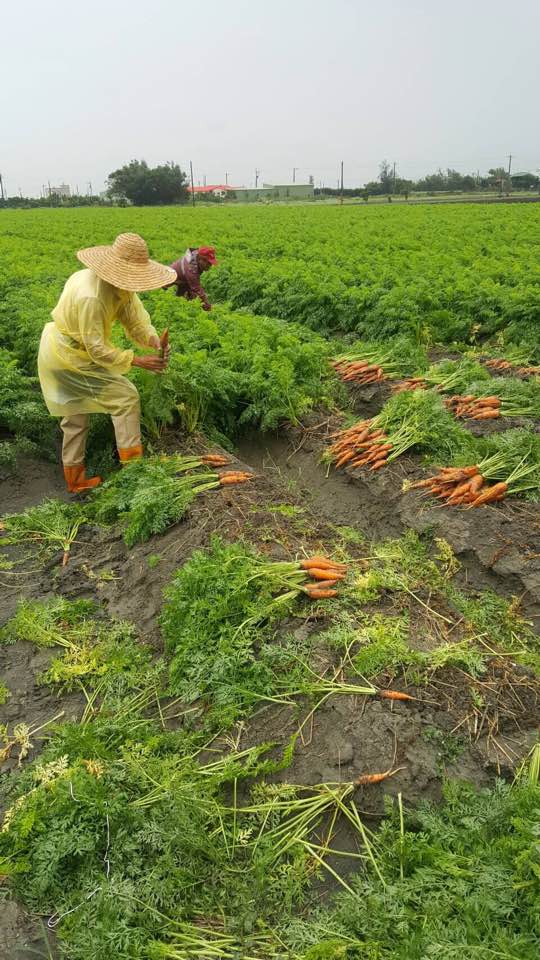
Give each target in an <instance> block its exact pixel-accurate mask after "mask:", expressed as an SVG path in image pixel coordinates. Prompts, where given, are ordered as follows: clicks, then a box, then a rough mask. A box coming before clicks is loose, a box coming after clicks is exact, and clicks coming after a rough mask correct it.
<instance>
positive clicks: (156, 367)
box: [131, 354, 167, 373]
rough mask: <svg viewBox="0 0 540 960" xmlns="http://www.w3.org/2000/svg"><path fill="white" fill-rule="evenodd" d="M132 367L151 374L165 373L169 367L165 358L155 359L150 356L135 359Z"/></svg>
mask: <svg viewBox="0 0 540 960" xmlns="http://www.w3.org/2000/svg"><path fill="white" fill-rule="evenodd" d="M131 366H132V367H140V368H141V370H149V371H150V373H163V372H164V371H165V369H166V367H167V361H166V360H165V358H164V357H155V356H154V355H153V354H148V355H147V356H145V357H133V362H132V364H131Z"/></svg>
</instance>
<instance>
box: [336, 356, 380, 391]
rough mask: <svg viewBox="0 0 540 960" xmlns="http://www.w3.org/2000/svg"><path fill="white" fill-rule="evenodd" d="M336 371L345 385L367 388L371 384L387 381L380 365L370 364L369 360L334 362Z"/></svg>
mask: <svg viewBox="0 0 540 960" xmlns="http://www.w3.org/2000/svg"><path fill="white" fill-rule="evenodd" d="M332 366H333V367H334V370H335V371H336V373H337V374H338V375H339V377H340V378H341V380H343V381H344V383H359V384H361V386H366V385H367V384H369V383H382V381H383V380H386V379H387V376H386V374H385V372H384V370H383V368H382V367H381V366H380V364H378V363H368V361H367V360H355V361H352V362H351V361H349V360H334V361H333V362H332Z"/></svg>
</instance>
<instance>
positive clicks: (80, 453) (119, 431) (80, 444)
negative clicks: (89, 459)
mask: <svg viewBox="0 0 540 960" xmlns="http://www.w3.org/2000/svg"><path fill="white" fill-rule="evenodd" d="M111 420H112V422H113V427H114V433H115V436H116V446H117V447H118V449H119V450H125V449H129V448H130V447H137V446H139V445H140V443H141V418H140V410H139V407H138V406H137V408H136V409H135V410H131V411H130V412H129V413H122V414H121V415H120V416H119V417H111ZM60 426H61V428H62V432H63V434H64V439H63V443H62V463H63V465H64V466H65V467H74V466H76V465H78V464H80V463H84V456H85V453H86V438H87V436H88V427H89V418H88V414H87V413H77V414H74V415H73V416H71V417H64V418H63V420H61V421H60Z"/></svg>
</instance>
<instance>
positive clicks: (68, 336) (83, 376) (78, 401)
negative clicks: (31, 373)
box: [38, 270, 156, 417]
mask: <svg viewBox="0 0 540 960" xmlns="http://www.w3.org/2000/svg"><path fill="white" fill-rule="evenodd" d="M51 316H52V318H53V322H52V323H47V324H46V325H45V327H44V330H43V334H42V336H41V343H40V346H39V356H38V372H39V379H40V382H41V389H42V390H43V396H44V398H45V403H46V404H47V408H48V410H49V413H51V414H52V415H53V416H55V417H69V416H72V415H73V414H78V413H109V414H111V416H121V415H122V414H124V413H128V412H129V411H130V410H133V409H134V408H136V407H137V406H138V403H139V394H138V391H137V388H136V387H135V386H134V384H133V383H131V382H130V381H129V380H127V379H126V377H124V376H123V374H125V373H127V371H128V370H129V368H130V367H131V364H132V361H133V351H132V350H119V349H118V348H117V347H115V346H113V344H112V343H111V340H110V336H111V329H112V325H113V322H114V321H115V320H118V321H119V322H120V323H121V324H122V326H123V328H124V330H125V331H126V333H127V335H128V337H129V338H130V339H131V340H132V341H133V342H134V343H136V344H138V345H139V346H141V347H147V346H149V340H150V337H151V336H153V335H155V333H156V331H155V330H154V327H153V326H152V324H151V323H150V317H149V316H148V313H147V312H146V310H145V309H144V307H143V305H142V303H141V301H140V300H139V297H138V296H137V295H136V294H135V293H129V292H128V291H125V290H118V289H117V288H116V287H113V286H112V285H111V284H110V283H107V282H106V281H105V280H101V279H100V278H99V277H98V276H97V274H95V273H94V272H93V270H79V271H78V272H77V273H74V274H73V276H71V277H70V278H69V280H68V281H67V283H66V285H65V287H64V289H63V291H62V294H61V296H60V299H59V301H58V303H57V305H56V307H55V308H54V310H53V311H52V314H51Z"/></svg>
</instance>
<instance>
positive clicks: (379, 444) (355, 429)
mask: <svg viewBox="0 0 540 960" xmlns="http://www.w3.org/2000/svg"><path fill="white" fill-rule="evenodd" d="M391 450H392V443H391V442H390V441H389V439H388V437H387V436H386V434H385V433H384V432H383V431H382V430H374V429H373V428H372V422H371V420H362V421H361V422H360V423H356V424H354V426H352V427H349V428H348V429H347V430H342V431H340V433H338V434H337V439H336V440H335V442H334V443H333V444H332V446H331V447H330V449H329V454H330V458H331V459H332V460H333V461H334V464H335V467H336V469H337V470H339V468H340V467H344V466H345V465H346V464H349V466H351V467H364V466H370V467H371V469H372V470H379V469H380V468H381V467H383V466H384V465H385V464H386V463H387V461H388V455H389V453H390V451H391Z"/></svg>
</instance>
